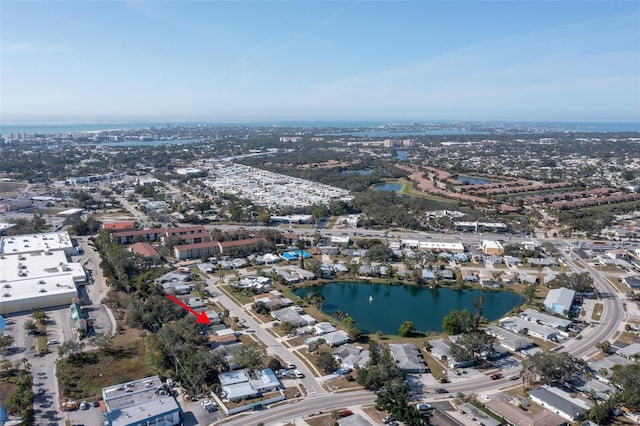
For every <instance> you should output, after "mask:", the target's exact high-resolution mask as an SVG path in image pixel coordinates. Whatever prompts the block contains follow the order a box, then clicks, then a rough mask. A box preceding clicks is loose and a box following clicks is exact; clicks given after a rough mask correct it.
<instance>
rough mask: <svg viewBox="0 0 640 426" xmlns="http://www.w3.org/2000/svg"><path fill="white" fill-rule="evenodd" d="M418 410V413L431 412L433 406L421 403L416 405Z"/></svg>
mask: <svg viewBox="0 0 640 426" xmlns="http://www.w3.org/2000/svg"><path fill="white" fill-rule="evenodd" d="M416 409H417V410H418V411H431V410H433V407H432V406H431V404H425V403H424V402H419V403H417V404H416Z"/></svg>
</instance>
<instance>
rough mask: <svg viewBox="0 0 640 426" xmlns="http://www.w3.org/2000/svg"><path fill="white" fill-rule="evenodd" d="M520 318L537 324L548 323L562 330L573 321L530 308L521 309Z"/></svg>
mask: <svg viewBox="0 0 640 426" xmlns="http://www.w3.org/2000/svg"><path fill="white" fill-rule="evenodd" d="M520 318H522V319H524V320H527V321H533V322H537V323H539V324H543V325H548V326H549V327H553V328H557V329H558V330H562V331H566V330H567V328H568V327H569V326H570V325H571V324H572V323H573V321H571V320H567V319H564V318H558V317H555V316H553V315H549V314H545V313H543V312H539V311H536V310H534V309H531V308H528V309H525V310H524V311H522V312H521V313H520Z"/></svg>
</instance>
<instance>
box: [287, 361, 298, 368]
mask: <svg viewBox="0 0 640 426" xmlns="http://www.w3.org/2000/svg"><path fill="white" fill-rule="evenodd" d="M287 368H288V369H292V368H296V366H295V364H294V363H292V362H291V361H288V362H287Z"/></svg>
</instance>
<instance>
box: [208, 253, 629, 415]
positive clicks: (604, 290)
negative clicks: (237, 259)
mask: <svg viewBox="0 0 640 426" xmlns="http://www.w3.org/2000/svg"><path fill="white" fill-rule="evenodd" d="M547 241H548V242H552V243H553V242H557V241H555V240H547ZM559 252H560V255H561V256H562V257H563V258H564V262H565V263H566V264H567V265H568V266H570V267H571V268H572V269H574V270H580V269H581V268H579V267H578V266H577V265H576V264H575V263H574V262H573V260H572V259H570V257H569V256H567V255H565V253H563V252H562V251H559ZM585 267H586V269H587V271H588V272H589V273H590V274H591V276H592V277H593V280H594V285H595V287H596V289H597V290H598V292H599V293H600V295H601V302H602V304H603V312H602V317H601V319H600V321H599V322H598V324H597V325H596V327H595V328H589V327H587V328H585V330H583V332H582V335H583V338H582V339H581V340H576V339H572V340H569V341H567V342H566V343H565V344H564V345H563V346H564V347H563V349H562V350H563V351H566V352H568V353H570V354H571V355H573V356H576V357H586V356H588V355H589V354H590V353H591V352H593V351H595V350H596V348H595V345H596V344H597V343H598V342H601V341H603V340H607V339H608V338H609V337H611V336H612V335H613V334H614V333H615V332H616V331H617V329H618V326H619V325H620V323H621V322H622V321H623V320H624V315H625V314H624V309H623V304H622V301H621V300H620V299H619V298H618V297H617V294H616V289H615V287H613V286H612V285H611V284H610V283H609V282H608V281H606V280H605V279H603V278H602V276H601V274H600V273H599V272H598V271H597V270H595V269H594V268H593V267H592V266H591V265H588V264H586V263H585ZM219 297H220V298H221V300H220V301H221V302H222V303H223V304H224V305H225V306H227V308H228V309H229V310H230V312H232V313H233V315H235V316H238V317H239V318H242V319H244V320H245V321H246V323H247V324H248V325H249V326H250V327H254V329H256V330H261V327H260V324H259V323H258V322H257V321H255V320H254V319H253V317H251V316H250V315H248V314H247V313H246V312H244V310H243V309H242V308H241V307H239V306H238V305H236V304H235V303H234V302H233V301H232V300H231V299H230V298H229V297H227V296H226V295H224V294H221V295H220V296H219ZM258 337H259V338H260V339H261V340H262V341H263V342H265V343H266V344H267V345H268V346H269V347H270V348H271V349H272V350H273V351H274V352H275V353H276V354H277V355H279V356H280V357H281V358H282V359H285V360H288V359H291V358H295V359H297V357H296V356H295V355H294V354H293V353H292V352H291V351H289V349H287V348H284V347H283V346H282V345H281V344H280V342H278V341H277V340H276V339H275V338H274V337H273V336H272V335H271V334H270V333H268V332H267V331H263V332H262V333H260V335H259V336H258ZM297 365H298V369H299V370H301V371H302V372H303V373H304V374H305V379H303V380H302V383H303V384H304V386H305V387H306V388H307V389H308V391H309V396H308V397H307V398H305V399H304V400H301V401H299V402H291V403H288V404H286V403H285V404H284V405H281V406H277V407H273V408H270V409H267V410H264V411H259V412H254V413H250V414H245V415H241V416H240V417H238V418H231V419H229V420H228V421H225V422H224V423H225V424H226V425H231V426H241V425H247V424H258V423H260V422H262V423H264V424H266V425H271V424H278V423H284V422H285V421H291V420H292V419H294V418H297V417H302V416H305V415H308V414H310V413H313V412H316V411H322V412H327V411H332V410H335V409H339V408H343V407H348V406H350V405H351V406H360V405H363V404H372V403H374V402H375V395H374V394H373V393H372V392H369V391H353V392H345V393H328V392H327V391H326V390H325V389H324V388H322V386H321V385H320V384H319V383H318V381H317V380H316V379H315V377H313V376H312V375H311V372H310V371H309V370H308V369H307V368H306V366H305V365H304V363H303V362H301V360H298V362H297ZM519 371H520V368H512V369H508V370H505V371H504V375H505V376H509V375H513V374H517V373H518V372H519ZM511 384H513V382H512V381H510V380H508V379H506V378H503V379H500V380H490V379H489V377H479V378H476V379H469V380H465V381H464V383H460V384H448V385H447V389H448V390H449V391H450V392H451V393H457V392H470V391H472V392H481V391H485V392H487V391H488V392H491V391H497V390H498V389H500V388H504V387H505V385H511ZM433 397H435V395H433ZM439 397H441V396H438V398H439Z"/></svg>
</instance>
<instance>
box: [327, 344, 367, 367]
mask: <svg viewBox="0 0 640 426" xmlns="http://www.w3.org/2000/svg"><path fill="white" fill-rule="evenodd" d="M332 356H333V358H334V359H335V360H336V362H338V363H339V364H340V366H341V367H344V368H351V369H353V370H355V369H357V368H360V367H364V366H366V365H367V364H369V360H370V357H371V353H370V352H369V351H368V350H362V347H361V346H355V345H352V344H349V343H347V344H344V345H342V346H341V347H340V348H339V349H337V350H336V351H335V352H333V354H332Z"/></svg>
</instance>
